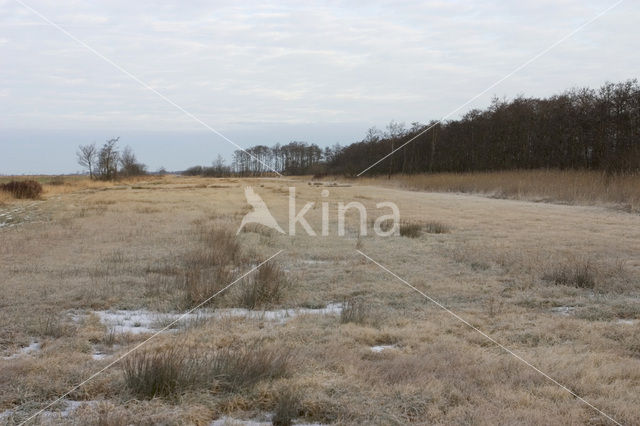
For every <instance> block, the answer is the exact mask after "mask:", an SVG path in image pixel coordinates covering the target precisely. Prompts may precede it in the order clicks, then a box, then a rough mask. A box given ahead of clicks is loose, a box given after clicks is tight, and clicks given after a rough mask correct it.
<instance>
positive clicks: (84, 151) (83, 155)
mask: <svg viewBox="0 0 640 426" xmlns="http://www.w3.org/2000/svg"><path fill="white" fill-rule="evenodd" d="M97 155H98V148H97V147H96V144H95V143H92V144H89V145H80V146H79V147H78V151H76V156H77V158H78V164H80V165H81V166H82V167H85V168H87V169H88V170H89V177H90V178H91V179H93V167H94V166H95V164H96V159H97Z"/></svg>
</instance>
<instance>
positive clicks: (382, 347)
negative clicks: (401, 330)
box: [371, 345, 396, 353]
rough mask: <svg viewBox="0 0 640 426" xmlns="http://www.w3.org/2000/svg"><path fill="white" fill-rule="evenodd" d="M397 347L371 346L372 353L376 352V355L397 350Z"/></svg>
mask: <svg viewBox="0 0 640 426" xmlns="http://www.w3.org/2000/svg"><path fill="white" fill-rule="evenodd" d="M395 348H396V345H378V346H371V352H375V353H380V352H382V351H384V350H387V349H395Z"/></svg>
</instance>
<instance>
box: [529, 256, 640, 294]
mask: <svg viewBox="0 0 640 426" xmlns="http://www.w3.org/2000/svg"><path fill="white" fill-rule="evenodd" d="M541 278H542V280H543V281H545V282H547V283H551V284H555V285H562V286H567V287H575V288H582V289H589V290H594V291H597V292H600V293H624V292H628V291H632V290H637V289H638V287H640V281H638V279H637V277H636V276H635V275H633V274H631V273H630V272H629V271H628V270H627V269H626V268H625V265H624V263H622V262H616V263H606V262H598V261H595V260H593V259H589V258H587V259H585V258H570V259H566V260H565V261H563V262H560V263H555V264H552V265H551V266H546V267H545V270H544V271H543V272H542V274H541Z"/></svg>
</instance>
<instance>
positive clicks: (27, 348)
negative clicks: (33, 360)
mask: <svg viewBox="0 0 640 426" xmlns="http://www.w3.org/2000/svg"><path fill="white" fill-rule="evenodd" d="M40 347H41V345H40V343H38V342H32V343H31V344H30V345H29V346H25V347H24V348H21V349H20V350H19V351H18V352H16V353H15V354H13V355H9V356H5V357H3V359H14V358H18V357H20V356H22V355H29V354H31V353H34V352H37V351H39V350H40Z"/></svg>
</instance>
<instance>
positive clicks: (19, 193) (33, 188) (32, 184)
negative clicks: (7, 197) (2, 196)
mask: <svg viewBox="0 0 640 426" xmlns="http://www.w3.org/2000/svg"><path fill="white" fill-rule="evenodd" d="M0 191H5V192H8V193H10V194H11V195H13V196H14V197H15V198H31V199H32V200H35V199H37V198H38V197H40V195H41V194H42V185H40V183H38V182H36V181H34V180H12V181H11V182H7V183H2V184H0Z"/></svg>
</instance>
